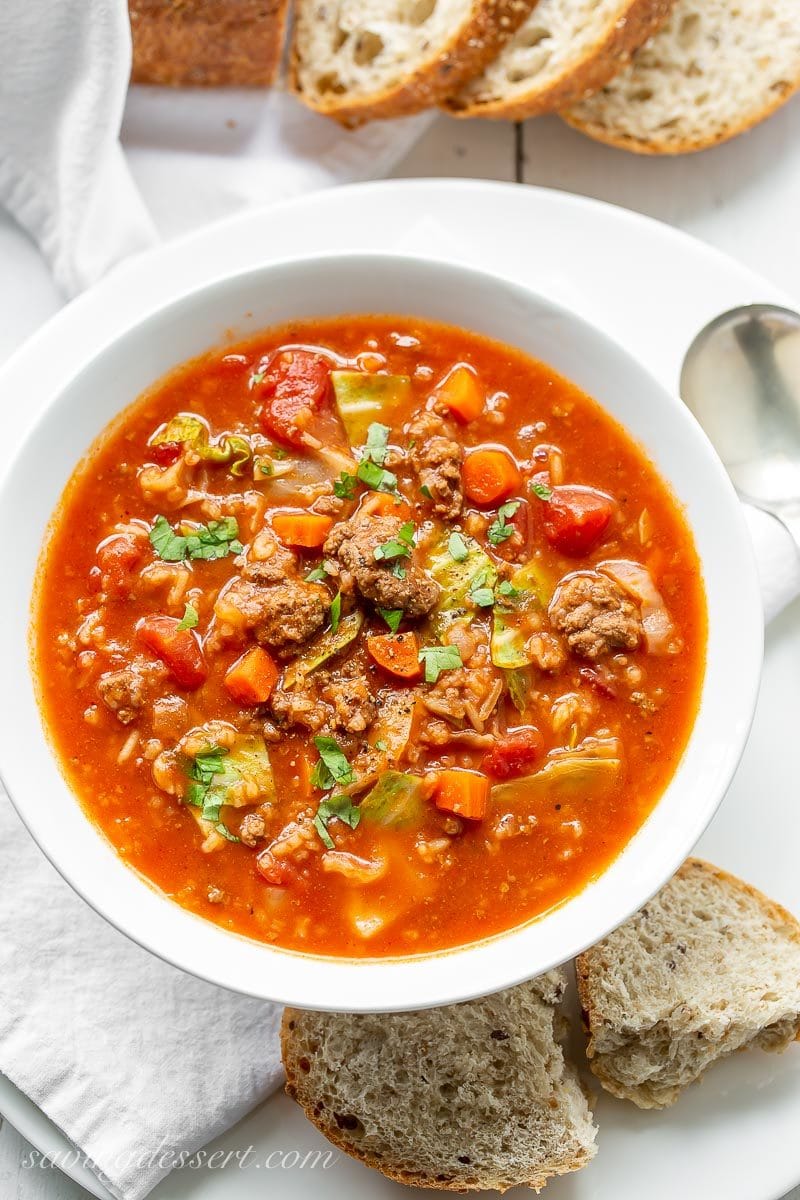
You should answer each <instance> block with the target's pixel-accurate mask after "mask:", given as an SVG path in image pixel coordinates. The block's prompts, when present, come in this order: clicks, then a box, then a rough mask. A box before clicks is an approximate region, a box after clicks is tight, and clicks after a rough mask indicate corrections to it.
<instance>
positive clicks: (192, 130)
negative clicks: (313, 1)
mask: <svg viewBox="0 0 800 1200" xmlns="http://www.w3.org/2000/svg"><path fill="white" fill-rule="evenodd" d="M127 12H128V9H127V3H126V0H58V3H57V4H53V3H52V0H2V3H0V204H2V205H4V206H5V207H6V208H8V209H9V211H10V212H11V213H13V215H14V216H15V217H16V219H17V220H18V221H19V223H20V224H21V225H22V226H23V227H24V228H25V229H27V230H28V232H29V233H30V234H31V236H32V237H33V238H34V240H35V241H36V242H37V243H38V244H39V246H40V248H41V250H42V253H43V254H44V255H45V257H46V259H47V260H48V262H49V264H50V266H51V269H52V271H53V275H54V277H55V279H56V282H57V283H58V285H59V286H60V287H61V289H62V290H63V291H64V293H65V294H66V295H67V296H73V295H75V294H76V293H77V292H79V291H82V290H83V289H84V288H86V287H88V286H89V285H90V284H91V283H94V282H95V280H97V279H99V278H100V277H101V276H102V275H103V274H105V272H106V271H107V270H108V269H109V268H110V267H111V266H112V265H113V264H114V263H115V262H119V261H120V260H121V259H123V258H126V257H128V256H129V255H130V254H133V253H135V252H137V251H140V250H144V249H147V248H148V247H149V246H151V245H153V243H154V242H155V241H156V240H157V238H158V236H159V234H160V235H162V236H167V237H169V236H173V235H174V234H176V233H185V232H187V231H188V230H190V229H193V228H195V227H196V226H198V225H200V224H204V223H206V222H208V221H210V220H214V219H216V218H218V217H221V216H226V215H227V214H228V213H230V212H233V211H235V210H237V209H239V208H241V207H242V206H243V205H245V204H264V203H266V202H268V201H271V200H277V199H283V198H284V197H286V196H290V195H294V194H296V193H299V192H303V191H311V190H313V189H315V188H320V187H325V186H327V185H330V184H334V183H345V182H351V181H356V180H361V179H368V178H372V177H374V176H379V175H383V174H385V173H386V172H388V171H389V170H390V169H391V167H392V166H393V165H394V163H395V162H397V160H398V159H400V158H401V157H402V156H403V154H404V153H405V152H406V151H407V150H408V148H409V147H410V146H411V144H412V143H413V142H414V141H415V140H416V138H417V137H419V135H420V133H421V131H422V130H423V129H424V128H425V127H426V125H427V124H428V123H429V121H430V120H431V119H432V118H431V117H430V116H428V115H423V116H421V117H411V118H405V119H403V120H398V121H385V122H378V123H376V124H374V125H370V126H367V127H366V128H364V129H360V130H358V131H357V132H355V133H353V132H348V131H347V130H344V129H341V128H340V127H339V126H337V125H336V124H335V123H334V122H333V121H330V120H329V119H327V118H326V117H321V116H319V115H318V114H316V113H312V112H311V111H310V110H308V109H306V108H304V107H303V106H302V105H301V104H299V103H298V102H297V101H296V100H295V99H294V98H293V97H291V96H289V95H285V94H283V93H281V92H280V91H277V90H253V91H244V90H237V89H220V90H216V89H214V90H204V89H197V90H190V91H175V90H174V89H171V88H132V89H131V91H130V94H129V95H128V99H127V108H126V112H125V126H124V130H123V143H124V146H125V150H126V152H127V153H126V154H123V150H122V148H121V147H120V142H119V134H120V123H121V121H122V118H123V107H124V106H125V105H126V93H127V92H128V78H129V76H130V63H131V44H130V28H129V25H128V17H127ZM132 171H133V173H134V174H135V175H136V182H134V179H133V178H132V175H131V172H132ZM137 184H138V185H139V186H140V187H141V189H142V191H143V193H144V200H145V201H146V202H147V204H146V206H145V203H144V202H143V199H142V195H141V194H140V191H139V187H138V186H137ZM276 236H279V233H278V231H276Z"/></svg>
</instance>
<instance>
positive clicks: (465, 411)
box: [435, 363, 486, 425]
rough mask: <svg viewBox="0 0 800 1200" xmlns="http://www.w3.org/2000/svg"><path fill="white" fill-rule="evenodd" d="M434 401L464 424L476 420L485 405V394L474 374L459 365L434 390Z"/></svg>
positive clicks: (461, 364) (467, 368)
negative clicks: (439, 402) (442, 405)
mask: <svg viewBox="0 0 800 1200" xmlns="http://www.w3.org/2000/svg"><path fill="white" fill-rule="evenodd" d="M435 395H436V399H437V401H441V403H442V404H444V406H445V407H446V408H449V410H450V412H451V413H452V414H453V416H454V417H457V418H458V420H459V421H463V422H464V424H465V425H466V424H468V423H469V422H470V421H474V420H476V418H477V417H479V416H480V415H481V413H482V412H483V409H484V406H485V404H486V393H485V392H484V390H483V388H482V387H481V385H480V383H479V382H478V379H477V376H476V375H475V372H474V371H472V370H471V369H470V368H469V367H467V366H464V365H463V363H459V365H458V366H457V367H454V368H453V370H452V371H451V372H450V374H449V375H448V376H446V378H445V379H443V380H442V382H441V383H440V384H439V386H438V387H437V388H436V392H435Z"/></svg>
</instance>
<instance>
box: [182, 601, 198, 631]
mask: <svg viewBox="0 0 800 1200" xmlns="http://www.w3.org/2000/svg"><path fill="white" fill-rule="evenodd" d="M199 621H200V617H199V616H198V613H197V609H196V608H195V606H194V605H193V604H190V603H189V602H188V600H187V602H186V607H185V608H184V610H183V616H182V617H181V619H180V621H179V622H178V629H179V630H180V629H195V628H196V627H197V625H198V622H199Z"/></svg>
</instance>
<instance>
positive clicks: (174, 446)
mask: <svg viewBox="0 0 800 1200" xmlns="http://www.w3.org/2000/svg"><path fill="white" fill-rule="evenodd" d="M182 450H183V446H182V445H181V443H180V442H159V443H158V444H157V445H155V446H150V447H149V451H148V453H149V455H150V458H152V460H153V462H154V463H157V464H158V466H159V467H171V466H172V464H173V463H176V462H177V461H178V459H179V458H180V456H181V451H182Z"/></svg>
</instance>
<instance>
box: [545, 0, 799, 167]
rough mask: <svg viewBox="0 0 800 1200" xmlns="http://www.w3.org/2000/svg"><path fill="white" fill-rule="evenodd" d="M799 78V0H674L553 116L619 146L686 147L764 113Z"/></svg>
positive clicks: (645, 150) (641, 149) (708, 141)
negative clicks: (619, 66) (598, 83)
mask: <svg viewBox="0 0 800 1200" xmlns="http://www.w3.org/2000/svg"><path fill="white" fill-rule="evenodd" d="M798 87H800V6H799V5H798V0H678V3H677V4H676V5H675V8H674V9H673V11H672V15H671V17H670V19H669V20H668V21H667V23H666V24H665V25H664V26H663V27H662V28H661V30H660V31H659V32H658V33H657V34H655V36H654V37H653V38H651V40H650V41H649V42H647V43H646V44H645V45H644V46H642V48H641V49H640V50H639V51H638V52H637V54H635V55H634V57H633V60H632V61H631V63H630V66H629V67H628V68H627V69H626V70H624V71H622V72H621V73H620V74H619V75H617V76H616V78H614V79H613V80H612V81H611V82H610V83H609V84H607V86H606V87H604V88H603V90H602V91H600V92H598V93H597V94H596V95H594V96H589V97H587V98H586V99H584V100H583V101H582V102H581V103H579V104H577V105H575V106H574V107H571V108H568V111H566V112H564V113H562V116H563V117H564V119H565V120H566V121H567V122H568V123H569V124H570V125H573V126H574V127H575V128H576V129H580V130H581V132H582V133H586V134H588V135H589V137H592V138H595V139H597V140H598V141H601V142H608V143H609V144H610V145H612V146H619V147H620V148H621V149H623V150H634V151H636V152H637V153H639V154H688V153H690V152H692V151H695V150H704V149H706V148H707V147H708V146H713V145H716V144H717V143H718V142H724V141H727V139H728V138H732V137H735V135H736V134H737V133H742V132H743V131H744V130H745V129H749V128H750V127H751V126H752V125H755V124H757V123H758V122H759V121H763V120H764V118H765V117H768V116H769V115H770V113H772V112H774V111H775V109H776V108H778V107H779V106H780V105H781V104H783V103H784V102H785V101H786V100H788V99H789V97H790V96H791V95H792V93H793V92H795V91H796V90H797V89H798ZM565 107H566V106H565Z"/></svg>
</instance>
